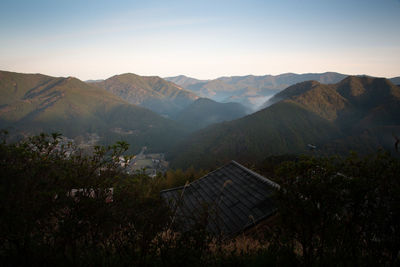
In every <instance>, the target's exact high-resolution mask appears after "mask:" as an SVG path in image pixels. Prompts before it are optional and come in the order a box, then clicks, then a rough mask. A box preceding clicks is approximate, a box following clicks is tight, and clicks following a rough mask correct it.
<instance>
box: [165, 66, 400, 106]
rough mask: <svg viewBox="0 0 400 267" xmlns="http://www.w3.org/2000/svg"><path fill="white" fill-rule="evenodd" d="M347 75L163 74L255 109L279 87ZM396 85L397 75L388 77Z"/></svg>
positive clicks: (335, 79) (330, 80) (199, 92)
mask: <svg viewBox="0 0 400 267" xmlns="http://www.w3.org/2000/svg"><path fill="white" fill-rule="evenodd" d="M347 76H348V75H346V74H342V73H337V72H325V73H305V74H296V73H284V74H279V75H263V76H254V75H246V76H232V77H219V78H217V79H213V80H198V79H194V78H190V77H187V76H184V75H179V76H175V77H167V78H164V79H166V80H168V81H171V82H174V83H176V84H177V85H179V86H181V87H182V88H185V89H187V90H190V91H192V92H194V93H196V94H197V95H199V96H201V97H207V98H210V99H213V100H215V101H218V102H238V103H241V104H243V105H244V106H246V107H248V108H251V109H252V110H253V111H256V110H258V109H260V108H263V107H265V105H264V103H265V102H266V101H267V100H268V99H269V98H270V97H271V96H273V95H274V94H276V93H278V92H280V91H282V90H283V89H285V88H287V87H289V86H291V85H294V84H296V83H300V82H304V81H310V80H313V81H318V82H320V83H323V84H334V83H337V82H340V81H341V80H343V79H344V78H346V77H347ZM390 81H391V82H393V83H394V84H397V85H400V77H394V78H391V79H390Z"/></svg>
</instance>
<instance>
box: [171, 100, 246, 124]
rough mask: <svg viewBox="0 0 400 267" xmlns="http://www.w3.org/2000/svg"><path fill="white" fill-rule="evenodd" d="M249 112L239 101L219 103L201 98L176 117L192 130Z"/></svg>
mask: <svg viewBox="0 0 400 267" xmlns="http://www.w3.org/2000/svg"><path fill="white" fill-rule="evenodd" d="M247 114H248V110H247V109H246V108H245V107H244V106H242V105H241V104H239V103H218V102H215V101H213V100H211V99H207V98H199V99H197V100H196V101H194V102H193V103H192V104H190V105H189V106H188V107H186V108H185V109H183V110H182V111H181V112H180V113H179V114H178V115H177V116H176V117H175V118H174V119H175V120H176V121H178V122H179V123H181V124H182V125H185V126H186V127H187V128H188V129H190V130H198V129H201V128H204V127H206V126H208V125H210V124H214V123H218V122H223V121H230V120H234V119H237V118H240V117H243V116H245V115H247Z"/></svg>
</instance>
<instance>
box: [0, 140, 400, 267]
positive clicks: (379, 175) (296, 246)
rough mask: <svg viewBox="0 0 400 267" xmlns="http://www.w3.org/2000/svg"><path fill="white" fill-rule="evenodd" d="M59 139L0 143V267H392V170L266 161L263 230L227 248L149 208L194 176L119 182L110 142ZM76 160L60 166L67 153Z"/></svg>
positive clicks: (396, 188) (363, 162) (396, 241)
mask: <svg viewBox="0 0 400 267" xmlns="http://www.w3.org/2000/svg"><path fill="white" fill-rule="evenodd" d="M71 146H72V145H70V144H66V145H60V143H59V135H57V134H54V135H50V136H49V135H45V134H42V135H40V136H34V137H30V138H27V139H25V140H23V141H20V142H18V143H7V142H6V136H3V138H2V141H1V143H0V261H1V262H2V265H4V266H26V265H29V266H33V265H42V266H48V265H52V266H54V265H56V266H71V265H74V266H131V265H135V266H136V265H138V266H187V265H193V266H200V265H205V264H207V265H210V266H222V265H224V266H225V265H234V266H260V265H270V266H301V265H302V266H380V265H383V266H395V265H398V264H400V259H399V250H400V234H399V233H400V224H399V222H400V181H399V179H400V178H399V177H400V176H399V173H400V162H399V160H398V159H395V158H393V157H391V156H390V155H389V154H387V153H383V152H379V153H377V154H375V155H373V156H371V157H368V158H359V157H358V156H356V155H354V154H352V155H351V156H349V157H348V158H339V157H335V158H313V157H296V158H291V157H289V158H287V159H288V160H289V161H285V160H282V158H274V159H272V158H271V161H272V162H281V161H284V162H283V163H280V164H278V163H277V164H269V165H268V164H267V162H268V161H266V162H265V165H264V170H263V172H264V173H268V176H269V177H273V179H274V180H275V181H277V182H278V183H279V184H280V185H281V190H279V191H277V193H276V197H275V201H276V203H277V205H278V207H279V212H278V214H277V216H276V217H275V218H274V220H273V221H272V222H271V223H270V224H268V225H264V226H260V227H258V228H257V229H256V230H255V232H254V231H253V233H251V234H249V235H242V236H239V237H238V238H236V239H234V240H227V239H224V238H223V237H222V236H212V235H210V234H208V233H207V232H206V231H205V228H206V227H205V226H206V221H204V222H199V224H198V225H196V227H195V228H194V229H192V231H188V232H184V233H179V231H177V230H179V225H174V226H173V225H172V221H171V218H172V213H171V211H170V210H169V209H168V207H167V206H166V205H165V203H164V202H163V201H162V200H161V199H160V196H159V192H160V190H162V189H165V188H170V187H175V186H180V185H183V184H185V183H186V181H191V180H194V179H197V178H199V177H201V176H203V175H204V174H205V173H206V172H205V171H195V170H194V169H189V170H186V171H180V170H176V171H169V172H167V173H166V174H165V175H160V176H158V177H156V178H154V179H151V178H149V177H147V176H146V175H143V174H135V175H128V174H126V173H125V172H124V170H123V169H122V168H121V167H120V165H119V164H118V162H117V159H118V157H119V156H120V155H122V154H123V153H124V151H126V150H127V149H128V145H127V144H126V143H123V142H119V143H117V144H116V145H114V146H110V147H106V148H105V147H95V148H94V153H93V154H92V155H85V154H82V153H80V152H79V150H76V149H74V148H72V147H71ZM71 150H72V151H75V152H74V153H72V154H70V153H69V151H71Z"/></svg>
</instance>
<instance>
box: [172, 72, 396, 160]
mask: <svg viewBox="0 0 400 267" xmlns="http://www.w3.org/2000/svg"><path fill="white" fill-rule="evenodd" d="M271 100H275V101H273V103H272V105H270V106H269V107H267V108H265V109H262V110H260V111H258V112H256V113H253V114H251V115H248V116H246V117H244V118H241V119H238V120H235V121H231V122H226V123H221V124H217V125H213V126H210V127H208V128H207V129H204V130H201V131H198V132H196V133H194V134H192V135H190V136H189V137H188V138H187V139H186V140H185V141H184V142H182V143H181V144H180V145H179V146H177V147H176V148H175V150H174V152H173V153H172V164H173V165H174V166H176V167H188V166H191V165H193V162H194V161H196V162H197V164H198V165H197V166H198V167H199V168H208V167H215V166H214V163H215V162H217V163H218V164H221V163H224V162H227V161H229V160H231V159H234V160H240V161H242V162H246V161H247V162H252V163H254V162H256V161H259V160H262V159H263V158H265V157H267V156H269V155H276V154H285V153H307V151H308V150H309V149H310V148H309V146H308V144H311V145H312V146H316V147H317V149H316V150H315V151H313V153H319V154H332V153H348V151H349V150H350V149H353V150H355V151H358V152H360V153H367V152H371V151H373V150H375V149H377V148H379V147H382V148H385V149H388V150H391V151H394V141H395V139H394V138H393V136H392V135H393V134H396V133H397V134H398V135H400V88H399V87H398V86H396V85H394V84H393V83H391V82H390V81H389V80H387V79H384V78H371V77H356V76H349V77H347V78H345V79H343V80H342V81H340V82H338V83H336V84H321V83H319V82H316V81H306V82H302V83H298V84H295V85H293V86H290V87H288V88H287V89H285V90H284V91H282V92H280V93H279V94H277V95H276V96H275V97H274V98H273V99H271Z"/></svg>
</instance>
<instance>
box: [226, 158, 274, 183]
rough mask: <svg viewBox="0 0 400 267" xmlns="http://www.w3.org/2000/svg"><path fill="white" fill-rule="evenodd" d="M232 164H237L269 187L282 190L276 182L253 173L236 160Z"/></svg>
mask: <svg viewBox="0 0 400 267" xmlns="http://www.w3.org/2000/svg"><path fill="white" fill-rule="evenodd" d="M231 162H232V163H233V164H235V165H236V166H237V167H239V168H241V169H242V170H244V171H246V172H248V173H250V174H251V175H253V176H255V177H256V178H257V179H259V180H260V181H262V182H264V183H267V184H269V185H270V186H272V187H275V188H277V189H280V185H279V184H277V183H275V182H274V181H271V180H270V179H268V178H266V177H264V176H262V175H260V174H258V173H256V172H255V171H252V170H250V169H248V168H246V167H245V166H243V165H242V164H240V163H238V162H236V161H234V160H232V161H231Z"/></svg>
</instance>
